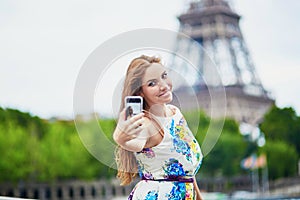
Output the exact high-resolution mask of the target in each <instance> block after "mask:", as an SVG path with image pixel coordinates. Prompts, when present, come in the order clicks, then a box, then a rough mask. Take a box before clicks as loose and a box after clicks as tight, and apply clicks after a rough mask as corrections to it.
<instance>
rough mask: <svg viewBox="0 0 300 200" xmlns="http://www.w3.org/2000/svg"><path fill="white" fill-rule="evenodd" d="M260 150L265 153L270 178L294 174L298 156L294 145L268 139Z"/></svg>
mask: <svg viewBox="0 0 300 200" xmlns="http://www.w3.org/2000/svg"><path fill="white" fill-rule="evenodd" d="M260 151H261V152H265V153H266V156H267V165H268V170H269V178H270V179H276V178H280V177H291V176H295V175H296V173H297V164H298V158H297V157H298V156H297V152H296V149H295V147H294V146H291V145H288V144H287V143H285V142H284V141H272V140H269V141H267V143H266V145H265V146H264V147H263V148H262V149H261V150H260Z"/></svg>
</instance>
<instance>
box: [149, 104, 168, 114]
mask: <svg viewBox="0 0 300 200" xmlns="http://www.w3.org/2000/svg"><path fill="white" fill-rule="evenodd" d="M149 112H150V113H151V114H153V115H155V116H157V117H167V116H168V112H167V106H166V104H162V105H157V104H156V105H153V106H151V107H150V109H149Z"/></svg>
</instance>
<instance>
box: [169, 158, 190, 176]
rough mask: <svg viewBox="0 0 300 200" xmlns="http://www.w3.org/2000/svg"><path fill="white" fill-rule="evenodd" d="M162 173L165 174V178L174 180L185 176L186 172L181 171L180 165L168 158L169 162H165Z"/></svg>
mask: <svg viewBox="0 0 300 200" xmlns="http://www.w3.org/2000/svg"><path fill="white" fill-rule="evenodd" d="M164 171H165V173H166V178H169V179H175V178H176V177H178V176H185V175H186V172H185V171H184V169H183V166H182V164H181V163H179V162H178V160H176V159H174V158H170V159H169V162H166V164H165V167H164Z"/></svg>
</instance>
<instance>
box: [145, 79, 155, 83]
mask: <svg viewBox="0 0 300 200" xmlns="http://www.w3.org/2000/svg"><path fill="white" fill-rule="evenodd" d="M156 80H157V79H156V78H153V79H149V80H148V81H147V83H148V82H151V81H156Z"/></svg>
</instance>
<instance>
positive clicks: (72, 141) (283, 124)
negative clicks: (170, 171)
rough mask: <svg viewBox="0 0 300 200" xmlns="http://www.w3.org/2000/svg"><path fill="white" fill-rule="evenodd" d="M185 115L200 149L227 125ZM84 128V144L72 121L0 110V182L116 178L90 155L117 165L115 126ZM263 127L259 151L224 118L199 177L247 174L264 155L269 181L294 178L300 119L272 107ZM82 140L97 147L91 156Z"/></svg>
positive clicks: (198, 114) (109, 122)
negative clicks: (246, 167) (252, 159)
mask: <svg viewBox="0 0 300 200" xmlns="http://www.w3.org/2000/svg"><path fill="white" fill-rule="evenodd" d="M184 116H185V118H186V120H187V122H188V125H189V127H190V129H191V130H192V132H193V133H194V134H195V137H196V139H197V140H198V141H199V143H200V145H202V144H203V142H205V141H207V140H209V139H210V137H211V135H209V134H207V132H208V130H210V131H211V132H212V135H213V133H214V132H217V129H216V127H217V126H220V125H223V121H222V120H211V119H210V118H209V117H208V116H207V115H205V113H204V112H202V111H193V112H188V113H184ZM81 125H82V124H80V123H79V124H77V127H76V128H77V129H78V128H79V129H81V131H82V132H81V133H82V134H80V137H81V139H83V138H84V140H81V139H80V138H79V135H78V133H77V130H76V128H75V126H74V123H73V121H51V122H50V121H47V120H43V119H40V118H39V117H36V116H31V115H30V114H29V113H23V112H20V111H18V110H14V109H3V108H0V155H1V160H0V182H17V181H20V180H29V181H55V180H62V179H84V180H90V179H95V178H110V177H113V176H115V174H116V172H115V170H114V169H111V168H110V167H108V166H107V164H103V163H101V162H100V161H98V160H97V159H95V158H94V157H93V156H92V155H91V153H92V154H93V155H96V154H98V155H101V156H102V157H103V159H106V160H108V161H110V160H113V158H112V157H113V152H112V151H111V150H110V149H112V147H113V146H114V142H113V139H112V133H113V131H114V129H115V126H116V121H115V120H114V119H104V120H100V121H98V122H96V123H90V124H89V123H84V126H81ZM260 127H261V130H262V131H263V132H264V133H265V135H266V139H267V143H266V145H265V146H264V147H263V148H260V149H258V148H257V145H256V144H255V143H249V142H246V141H245V139H244V138H243V136H242V135H241V134H240V133H239V128H238V124H237V122H236V121H234V120H232V119H225V122H224V126H223V127H222V129H221V130H222V133H221V135H220V136H219V137H218V140H217V143H216V144H215V145H214V146H213V148H212V150H211V151H210V153H209V154H208V155H207V156H206V157H205V158H204V160H203V165H202V167H201V170H200V173H201V174H203V175H204V176H206V175H207V176H234V175H238V174H241V173H244V172H245V171H243V170H242V169H241V168H240V161H241V160H242V159H243V158H245V156H247V155H248V154H250V153H251V152H253V151H259V152H263V153H266V155H267V160H268V168H269V176H270V178H272V179H275V178H278V177H285V176H293V175H295V174H296V171H297V159H298V158H299V148H300V146H299V145H300V138H299V137H300V119H299V117H298V116H296V113H295V111H294V110H293V109H291V108H284V109H279V108H277V107H273V108H272V109H271V110H270V112H269V113H267V114H266V116H265V120H264V121H263V123H262V124H261V126H260ZM99 130H100V131H99ZM214 136H216V135H214ZM217 136H218V135H217ZM82 141H85V142H87V143H88V144H89V145H93V148H89V151H90V152H88V151H87V150H86V148H85V147H84V145H83V143H82ZM104 141H105V142H104ZM85 145H87V144H85ZM297 151H298V152H297ZM96 157H97V156H96ZM111 164H112V165H113V163H111ZM108 165H109V164H108ZM112 165H111V166H112ZM109 166H110V165H109Z"/></svg>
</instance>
